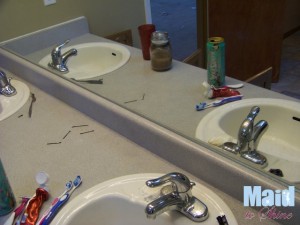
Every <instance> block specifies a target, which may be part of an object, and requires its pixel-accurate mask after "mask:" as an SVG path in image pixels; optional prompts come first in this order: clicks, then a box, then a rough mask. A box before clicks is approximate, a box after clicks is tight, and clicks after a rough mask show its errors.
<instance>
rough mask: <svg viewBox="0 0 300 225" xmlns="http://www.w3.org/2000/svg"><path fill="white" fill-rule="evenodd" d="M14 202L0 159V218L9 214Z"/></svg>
mask: <svg viewBox="0 0 300 225" xmlns="http://www.w3.org/2000/svg"><path fill="white" fill-rule="evenodd" d="M15 204H16V201H15V197H14V194H13V192H12V189H11V187H10V185H9V182H8V179H7V177H6V174H5V171H4V168H3V166H2V162H1V159H0V216H4V215H6V214H8V213H10V212H11V211H12V210H13V209H14V207H15Z"/></svg>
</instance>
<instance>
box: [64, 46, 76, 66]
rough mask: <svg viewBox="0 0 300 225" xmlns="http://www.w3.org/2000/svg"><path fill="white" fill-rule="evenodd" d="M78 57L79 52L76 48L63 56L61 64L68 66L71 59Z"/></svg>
mask: <svg viewBox="0 0 300 225" xmlns="http://www.w3.org/2000/svg"><path fill="white" fill-rule="evenodd" d="M74 55H77V50H76V49H75V48H72V49H70V50H69V51H67V52H65V53H64V54H63V55H62V56H61V62H62V64H64V65H66V63H67V60H68V59H69V57H71V56H74Z"/></svg>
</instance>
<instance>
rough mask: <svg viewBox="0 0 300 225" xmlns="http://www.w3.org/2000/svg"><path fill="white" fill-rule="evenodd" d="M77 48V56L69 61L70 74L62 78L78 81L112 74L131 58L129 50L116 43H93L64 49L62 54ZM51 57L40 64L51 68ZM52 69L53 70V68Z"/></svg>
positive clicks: (46, 57) (47, 57)
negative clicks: (49, 64)
mask: <svg viewBox="0 0 300 225" xmlns="http://www.w3.org/2000/svg"><path fill="white" fill-rule="evenodd" d="M72 48H75V49H77V51H78V52H77V55H76V56H71V57H70V58H69V59H68V61H67V67H68V69H69V72H68V73H66V74H64V73H62V76H65V77H67V78H74V79H77V80H82V79H89V78H93V77H97V76H100V75H104V74H107V73H110V72H112V71H114V70H116V69H118V68H120V67H121V66H123V65H124V64H125V63H127V61H128V60H129V58H130V52H129V50H128V49H127V48H126V47H124V46H122V45H120V44H115V43H108V42H91V43H84V44H78V45H73V46H68V47H64V48H62V54H63V53H65V52H66V51H68V50H70V49H72ZM50 61H51V55H50V54H49V55H47V56H45V57H44V58H43V59H41V60H40V62H39V64H40V65H42V66H44V67H46V68H50V67H49V66H48V63H49V62H50ZM51 69H52V68H51Z"/></svg>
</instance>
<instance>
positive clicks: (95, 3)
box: [0, 0, 146, 46]
mask: <svg viewBox="0 0 300 225" xmlns="http://www.w3.org/2000/svg"><path fill="white" fill-rule="evenodd" d="M79 16H85V17H86V18H87V19H88V21H89V25H90V31H91V33H93V34H96V35H99V36H106V35H109V34H112V33H115V32H119V31H122V30H126V29H131V30H132V32H133V41H134V45H135V46H139V37H138V32H137V26H138V25H140V24H142V23H145V20H146V19H145V10H144V1H143V0H56V4H54V5H50V6H44V2H43V0H21V1H20V0H0V42H1V41H4V40H8V39H11V38H14V37H17V36H20V35H23V34H26V33H30V32H32V31H35V30H38V29H41V28H45V27H48V26H51V25H54V24H57V23H60V22H64V21H67V20H70V19H73V18H76V17H79Z"/></svg>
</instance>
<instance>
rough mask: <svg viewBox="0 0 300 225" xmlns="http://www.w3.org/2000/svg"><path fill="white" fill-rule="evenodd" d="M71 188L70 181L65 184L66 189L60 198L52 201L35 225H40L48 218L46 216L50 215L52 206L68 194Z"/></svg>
mask: <svg viewBox="0 0 300 225" xmlns="http://www.w3.org/2000/svg"><path fill="white" fill-rule="evenodd" d="M72 187H73V183H72V181H69V182H67V183H66V188H65V190H64V192H63V193H62V194H61V195H60V196H58V197H56V198H55V199H54V200H53V201H52V203H51V206H50V208H49V209H48V210H47V211H46V212H45V213H44V214H43V216H42V218H41V219H40V221H39V222H38V223H37V224H39V225H41V224H42V223H43V221H44V220H45V218H46V217H47V216H48V214H49V213H50V211H51V209H52V208H53V206H54V205H55V204H56V203H57V202H58V201H59V199H60V198H61V197H62V196H64V195H65V194H66V193H68V192H69V191H70V190H71V189H72Z"/></svg>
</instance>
